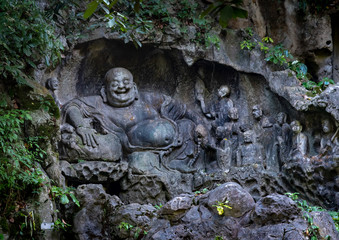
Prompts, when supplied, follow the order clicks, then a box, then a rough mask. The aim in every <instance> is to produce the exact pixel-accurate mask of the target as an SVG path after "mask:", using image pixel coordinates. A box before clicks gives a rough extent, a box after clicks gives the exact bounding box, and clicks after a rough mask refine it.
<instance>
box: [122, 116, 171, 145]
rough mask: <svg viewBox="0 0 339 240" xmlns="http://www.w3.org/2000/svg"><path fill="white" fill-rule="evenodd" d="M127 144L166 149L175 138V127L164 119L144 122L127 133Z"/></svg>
mask: <svg viewBox="0 0 339 240" xmlns="http://www.w3.org/2000/svg"><path fill="white" fill-rule="evenodd" d="M127 135H128V139H129V142H130V143H131V144H132V145H134V146H142V147H155V148H157V147H166V146H169V145H171V144H172V143H173V142H174V140H175V137H176V131H175V126H174V125H173V124H172V123H171V122H170V121H168V120H166V119H155V120H145V121H142V122H140V123H138V124H136V125H135V126H134V127H132V128H131V129H130V130H129V131H128V133H127Z"/></svg>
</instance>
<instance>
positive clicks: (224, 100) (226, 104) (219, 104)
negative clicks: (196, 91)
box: [210, 85, 234, 129]
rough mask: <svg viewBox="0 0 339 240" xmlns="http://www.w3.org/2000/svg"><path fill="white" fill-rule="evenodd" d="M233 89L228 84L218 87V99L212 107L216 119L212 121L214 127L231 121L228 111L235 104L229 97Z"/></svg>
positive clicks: (212, 113)
mask: <svg viewBox="0 0 339 240" xmlns="http://www.w3.org/2000/svg"><path fill="white" fill-rule="evenodd" d="M230 93H231V90H230V88H229V87H228V86H226V85H222V86H220V87H219V89H218V93H217V95H218V100H217V101H216V102H214V103H213V104H212V105H211V107H210V109H211V110H210V112H211V115H212V117H214V118H215V120H214V121H213V123H212V126H213V128H214V129H217V128H218V127H219V126H223V125H224V124H225V123H226V122H229V118H228V111H229V109H230V108H232V107H233V106H234V104H233V101H232V100H231V99H229V95H230Z"/></svg>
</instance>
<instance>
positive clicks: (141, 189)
mask: <svg viewBox="0 0 339 240" xmlns="http://www.w3.org/2000/svg"><path fill="white" fill-rule="evenodd" d="M244 6H245V8H246V9H247V11H248V12H249V18H248V19H246V20H244V19H241V20H232V21H231V22H230V24H229V27H228V28H227V29H225V30H222V31H221V33H220V39H221V42H220V49H217V48H216V47H211V48H209V49H205V48H203V47H201V46H199V45H196V44H195V43H191V42H189V41H186V40H187V39H185V36H180V35H175V34H173V32H174V33H175V31H174V30H173V29H172V30H171V31H169V30H165V31H164V32H162V33H161V34H160V36H161V37H160V38H158V39H156V40H152V41H150V40H147V39H145V40H144V43H143V46H142V48H139V49H136V48H135V47H134V46H133V45H132V44H124V43H123V42H122V41H120V40H118V39H116V38H115V35H114V34H110V33H106V32H105V31H104V30H102V29H97V30H96V31H95V32H91V33H90V35H89V36H88V37H87V38H84V39H82V40H81V42H80V41H79V42H78V43H77V44H75V45H74V47H70V46H66V47H67V48H68V49H69V51H68V52H67V54H66V55H65V58H64V59H63V62H62V64H60V65H59V66H58V67H57V68H56V69H55V70H53V71H51V72H44V71H43V70H42V71H37V72H36V74H35V76H36V78H37V80H38V81H39V82H40V84H41V85H46V81H47V79H51V78H53V77H54V78H57V79H58V82H59V86H58V87H57V88H55V89H51V94H52V96H53V97H54V99H55V100H56V103H57V104H58V105H59V107H60V108H61V115H62V116H61V124H60V141H59V140H58V141H57V142H58V143H57V145H58V147H57V148H55V146H53V147H51V154H52V151H53V150H54V151H58V153H59V159H56V158H55V157H54V158H51V161H52V163H49V164H48V166H53V168H51V170H48V171H47V175H49V177H50V178H53V179H58V181H59V182H61V185H62V184H63V182H64V179H63V178H65V180H66V181H65V183H66V184H67V185H70V186H74V187H77V196H78V198H79V200H80V203H81V208H80V209H69V208H68V209H63V212H62V213H61V214H63V216H64V218H67V219H68V221H70V222H73V226H74V227H73V233H72V234H73V235H72V236H73V237H76V238H77V239H133V238H134V237H135V236H136V237H135V238H137V239H141V238H144V239H264V237H267V236H271V235H275V236H277V239H308V236H307V234H306V233H305V232H306V230H307V229H308V225H307V221H305V220H304V219H303V217H302V213H301V212H300V209H299V208H298V207H297V206H296V204H295V203H294V202H293V201H292V200H290V199H289V198H287V197H284V196H282V195H279V194H284V193H286V192H299V193H300V196H301V197H302V198H304V199H307V200H308V201H310V202H311V203H314V204H317V205H321V206H323V207H326V208H328V209H331V210H338V206H339V189H338V184H337V183H338V181H339V178H338V161H339V133H338V127H339V126H338V122H339V102H338V101H339V100H338V99H339V86H338V82H339V77H338V75H339V70H338V64H339V60H338V59H339V58H338V51H339V50H338V48H339V41H338V26H337V25H338V21H337V20H338V16H337V15H338V13H335V12H334V13H331V14H309V13H301V10H300V9H299V8H298V1H292V0H286V1H261V0H260V1H244ZM246 27H252V28H253V30H254V32H255V35H256V36H257V37H258V38H259V39H261V38H263V37H265V36H270V37H272V38H274V41H275V42H282V43H283V44H284V45H285V46H286V47H287V48H288V49H289V50H290V51H291V52H292V54H293V55H294V56H296V57H297V58H298V59H300V60H303V61H304V62H305V63H306V64H307V66H308V67H309V73H310V74H311V75H312V77H313V78H314V79H319V80H320V79H323V78H324V77H327V78H331V79H333V80H334V82H335V84H334V85H331V86H329V87H328V88H327V89H326V90H324V91H323V92H322V93H320V94H318V95H317V96H315V97H310V96H309V95H308V93H307V90H306V89H305V88H304V87H302V86H301V83H300V81H299V80H298V79H297V78H296V77H295V75H294V73H292V72H291V71H289V70H284V69H282V68H280V67H276V66H274V65H273V64H270V63H268V62H266V61H265V60H264V58H265V56H264V53H263V52H262V51H260V50H259V49H254V50H252V51H245V50H242V49H241V48H240V42H241V41H242V40H243V34H244V31H243V30H241V29H244V28H246ZM65 45H67V42H65ZM117 67H120V68H124V70H121V69H120V70H119V71H116V72H114V71H113V73H112V74H111V75H110V74H108V73H107V72H108V71H111V70H110V69H112V68H113V69H114V68H117ZM126 69H127V70H128V71H126ZM119 76H120V77H119ZM121 76H123V77H121ZM131 76H133V78H132V77H131ZM113 97H116V98H115V101H113V100H110V99H112V98H113ZM117 99H118V100H119V101H118V100H117ZM125 99H128V101H127V100H125ZM125 102H128V104H125ZM38 118H40V117H37V119H38ZM36 122H37V123H36V124H41V125H44V123H43V122H41V121H40V122H39V121H36ZM59 160H60V164H59ZM58 166H59V167H58ZM60 171H61V173H60ZM53 174H54V175H53ZM52 175H53V176H52ZM203 189H208V190H209V191H208V192H207V193H204V194H203V193H202V191H203ZM194 192H196V193H194ZM221 203H224V204H226V203H228V204H229V206H231V209H227V207H222V206H221V207H222V208H223V209H224V211H225V213H223V214H221V215H218V212H217V211H216V209H217V205H218V204H221ZM150 204H152V205H153V206H152V205H150ZM160 204H161V205H163V207H162V208H161V209H160V210H159V209H157V208H155V207H154V206H158V205H160ZM272 206H274V207H272ZM219 207H220V206H219ZM312 214H313V215H314V219H315V224H316V225H317V226H319V227H320V228H322V229H321V230H323V232H320V233H318V234H320V236H322V237H325V236H326V235H329V236H331V237H332V238H331V239H339V236H338V234H337V232H336V231H335V229H333V227H334V226H333V223H332V222H331V219H330V217H329V216H328V215H326V214H325V213H324V214H322V213H312ZM320 215H321V216H320ZM316 219H317V221H318V222H317V221H316ZM126 224H130V225H131V226H132V225H133V228H132V230H131V229H129V228H130V227H128V225H126ZM217 236H219V237H220V238H217Z"/></svg>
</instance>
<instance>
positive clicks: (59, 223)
mask: <svg viewBox="0 0 339 240" xmlns="http://www.w3.org/2000/svg"><path fill="white" fill-rule="evenodd" d="M70 226H71V224H68V223H66V222H65V220H63V219H60V218H58V219H57V220H56V221H55V222H54V225H53V230H56V231H60V230H62V231H67V228H69V227H70Z"/></svg>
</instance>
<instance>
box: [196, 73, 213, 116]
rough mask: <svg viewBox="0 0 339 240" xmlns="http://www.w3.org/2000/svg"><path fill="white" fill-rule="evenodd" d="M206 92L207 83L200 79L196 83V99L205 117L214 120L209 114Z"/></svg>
mask: <svg viewBox="0 0 339 240" xmlns="http://www.w3.org/2000/svg"><path fill="white" fill-rule="evenodd" d="M205 91H206V87H205V83H204V81H203V80H202V79H200V78H199V79H198V80H197V82H196V83H195V98H196V100H197V101H198V102H199V105H200V108H201V111H202V113H203V114H204V115H205V117H207V118H212V115H211V114H210V113H209V112H208V110H207V106H206V103H205Z"/></svg>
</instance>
